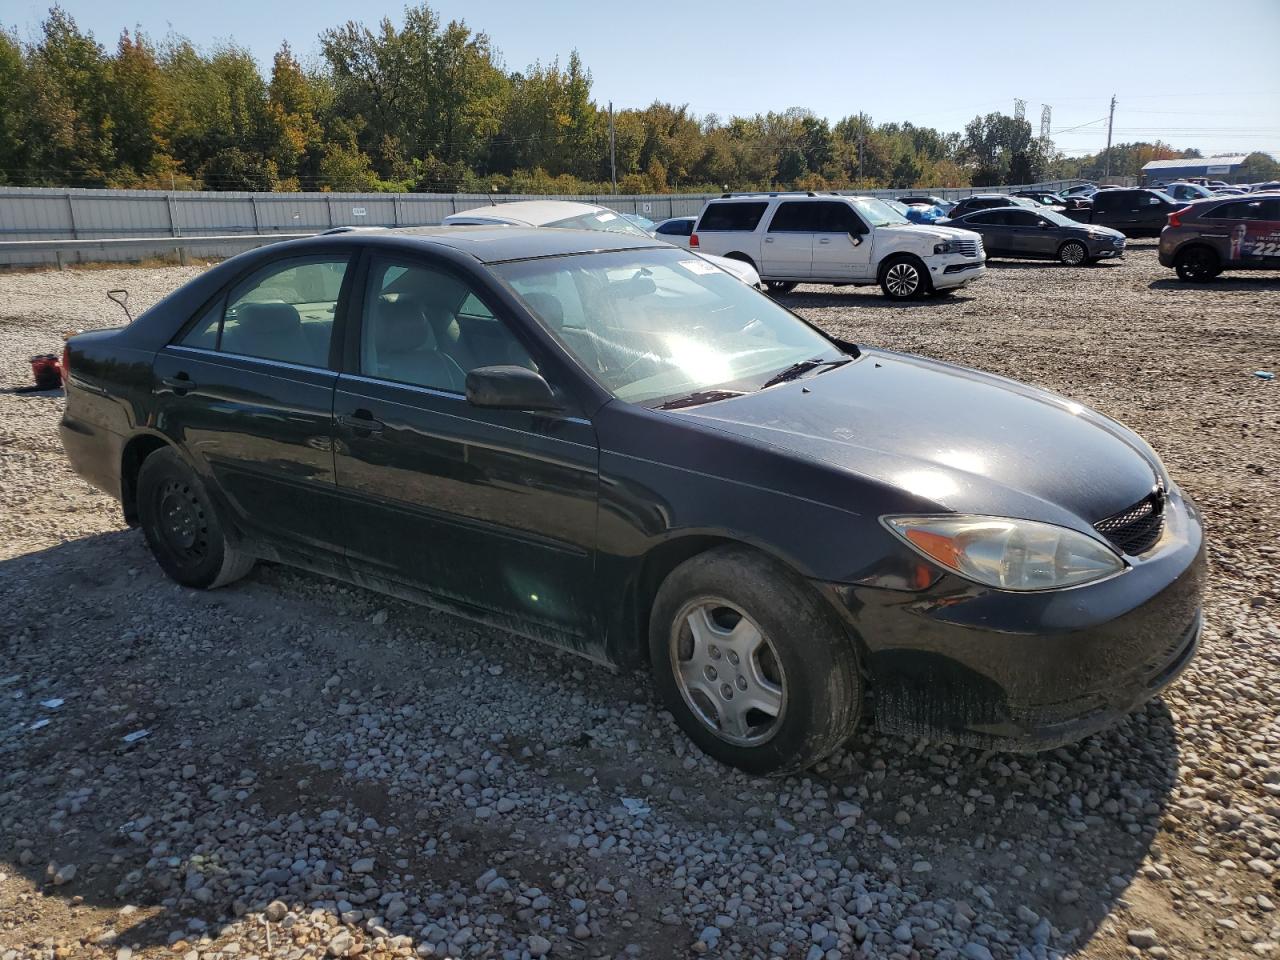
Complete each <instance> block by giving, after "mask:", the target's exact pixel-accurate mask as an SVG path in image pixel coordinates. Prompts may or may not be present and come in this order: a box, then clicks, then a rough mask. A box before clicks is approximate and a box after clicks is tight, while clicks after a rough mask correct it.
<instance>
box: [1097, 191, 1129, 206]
mask: <svg viewBox="0 0 1280 960" xmlns="http://www.w3.org/2000/svg"><path fill="white" fill-rule="evenodd" d="M1122 199H1125V200H1127V199H1128V194H1127V193H1122V192H1121V191H1119V190H1099V191H1098V192H1097V193H1095V194H1094V195H1093V209H1094V210H1117V209H1119V207H1120V201H1121V200H1122Z"/></svg>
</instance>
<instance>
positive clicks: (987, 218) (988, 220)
mask: <svg viewBox="0 0 1280 960" xmlns="http://www.w3.org/2000/svg"><path fill="white" fill-rule="evenodd" d="M964 222H965V223H976V224H979V225H982V226H993V225H995V224H997V223H1003V222H1004V221H1003V218H1002V217H1001V215H1000V214H998V213H995V212H991V213H975V214H974V215H973V216H971V217H966V218H965V221H964Z"/></svg>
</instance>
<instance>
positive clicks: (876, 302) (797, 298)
mask: <svg viewBox="0 0 1280 960" xmlns="http://www.w3.org/2000/svg"><path fill="white" fill-rule="evenodd" d="M773 298H774V299H775V300H777V301H778V303H780V304H782V305H783V306H784V307H786V308H787V309H789V310H812V309H816V308H820V307H848V306H856V307H876V308H880V307H887V308H888V309H890V310H901V309H902V308H903V307H945V306H948V305H950V306H955V305H956V304H963V303H969V302H971V301H972V300H973V299H974V298H973V297H971V296H968V295H967V294H964V293H952V294H948V295H944V296H936V295H934V294H926V295H925V296H922V297H917V298H915V299H912V300H890V299H889V298H888V297H886V296H884V295H883V294H882V293H881V292H880V290H879V288H878V287H835V288H824V289H821V290H814V291H809V290H793V291H792V292H791V293H786V294H775V295H773Z"/></svg>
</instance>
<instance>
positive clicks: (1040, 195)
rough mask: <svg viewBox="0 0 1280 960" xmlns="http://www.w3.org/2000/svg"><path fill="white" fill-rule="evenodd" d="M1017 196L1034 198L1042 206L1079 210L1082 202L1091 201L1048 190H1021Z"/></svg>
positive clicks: (1052, 208) (1053, 208) (1054, 208)
mask: <svg viewBox="0 0 1280 960" xmlns="http://www.w3.org/2000/svg"><path fill="white" fill-rule="evenodd" d="M1014 196H1015V197H1026V198H1027V199H1028V200H1034V201H1035V202H1036V203H1038V204H1040V205H1041V206H1042V207H1048V208H1049V209H1051V210H1078V209H1079V208H1080V206H1081V205H1082V204H1085V203H1088V202H1089V201H1088V200H1087V199H1084V198H1080V197H1072V198H1071V199H1069V200H1068V199H1067V198H1066V197H1060V196H1058V194H1056V193H1050V192H1049V191H1047V190H1019V191H1018V192H1017V193H1015V194H1014Z"/></svg>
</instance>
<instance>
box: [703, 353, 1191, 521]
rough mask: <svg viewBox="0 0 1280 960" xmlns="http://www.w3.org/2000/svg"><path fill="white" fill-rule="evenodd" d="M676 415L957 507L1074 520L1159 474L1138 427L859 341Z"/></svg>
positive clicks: (1105, 508) (1148, 485)
mask: <svg viewBox="0 0 1280 960" xmlns="http://www.w3.org/2000/svg"><path fill="white" fill-rule="evenodd" d="M679 416H686V417H691V418H694V419H696V420H697V421H699V422H700V423H702V424H703V425H705V426H707V427H711V428H713V429H715V430H718V431H722V432H725V433H728V434H732V435H736V436H738V437H741V438H743V439H747V440H751V441H755V442H759V443H763V444H767V445H769V446H772V447H774V448H780V449H781V450H783V451H786V452H787V453H789V454H790V455H794V456H802V457H805V458H808V459H810V460H816V461H821V462H824V463H826V464H828V465H831V466H834V467H836V468H839V469H840V470H843V471H848V472H849V473H850V474H854V475H857V476H860V477H866V478H869V479H872V480H875V481H879V482H881V483H883V484H886V485H888V486H890V487H893V488H896V489H898V490H901V491H903V492H904V493H906V494H909V496H910V499H911V501H912V502H919V501H920V500H926V501H931V502H933V503H935V504H937V505H938V506H939V507H940V508H942V509H944V510H953V511H956V512H959V513H976V514H984V515H996V516H1011V517H1025V518H1028V519H1036V520H1043V521H1046V522H1049V523H1059V524H1062V525H1065V526H1073V527H1076V528H1078V529H1088V528H1089V527H1091V526H1092V524H1094V523H1096V522H1097V521H1099V520H1102V519H1104V518H1106V517H1109V516H1111V515H1113V514H1115V513H1118V512H1120V511H1121V510H1124V509H1126V508H1128V507H1130V506H1132V505H1133V504H1134V503H1136V502H1137V501H1139V500H1141V499H1142V498H1143V497H1144V496H1147V495H1148V494H1149V493H1150V492H1151V491H1152V489H1153V488H1154V487H1155V485H1156V484H1157V482H1163V483H1164V484H1165V485H1166V486H1167V485H1168V479H1167V477H1166V476H1165V474H1164V470H1163V467H1162V466H1161V464H1160V461H1159V458H1158V457H1157V456H1156V455H1155V453H1154V452H1152V450H1151V448H1150V447H1149V446H1147V444H1146V443H1145V442H1144V441H1143V440H1142V439H1141V438H1139V437H1138V436H1137V435H1136V434H1134V433H1133V432H1132V431H1130V430H1129V429H1127V428H1126V427H1124V426H1122V425H1120V424H1119V423H1116V422H1115V421H1113V420H1110V419H1108V418H1107V417H1104V416H1102V415H1101V414H1099V413H1096V412H1095V411H1093V410H1090V409H1088V408H1087V407H1083V406H1081V405H1080V404H1078V403H1074V402H1072V401H1070V400H1067V399H1066V398H1064V397H1060V396H1058V395H1057V394H1053V393H1049V392H1048V391H1045V390H1040V389H1037V388H1035V387H1031V386H1028V385H1026V384H1021V383H1017V382H1016V381H1013V380H1006V379H1004V378H1002V377H996V376H992V375H990V374H985V373H981V372H979V371H976V370H969V369H966V368H963V367H957V366H952V365H950V364H944V363H939V362H936V361H931V360H926V359H924V358H921V357H913V356H907V355H904V354H896V353H889V352H880V351H867V352H864V353H862V354H861V355H860V356H859V357H858V358H857V359H855V360H853V361H851V362H849V363H846V364H844V365H843V366H840V367H836V368H834V369H831V370H829V371H828V372H826V373H818V374H815V375H811V376H808V377H804V378H802V379H799V380H794V381H791V382H788V383H785V384H780V385H778V386H776V387H771V388H769V389H767V390H761V391H759V392H757V393H752V394H747V395H744V396H741V397H735V398H733V399H731V400H725V401H721V402H718V403H712V404H706V405H703V406H700V407H692V408H689V409H687V410H683V411H680V413H679ZM849 506H850V507H851V508H854V509H856V504H853V503H851V504H849Z"/></svg>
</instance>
